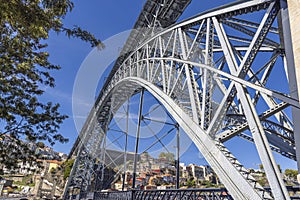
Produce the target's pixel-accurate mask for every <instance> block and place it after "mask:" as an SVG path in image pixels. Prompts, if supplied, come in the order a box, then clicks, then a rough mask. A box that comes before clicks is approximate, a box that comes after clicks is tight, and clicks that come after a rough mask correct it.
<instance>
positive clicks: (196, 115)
mask: <svg viewBox="0 0 300 200" xmlns="http://www.w3.org/2000/svg"><path fill="white" fill-rule="evenodd" d="M168 2H169V1H162V2H161V4H155V3H153V2H152V1H147V3H148V4H149V5H150V4H151V5H152V6H153V12H155V14H156V16H154V18H151V19H150V15H148V14H149V13H148V12H149V9H148V8H149V7H144V10H143V12H142V17H141V18H143V20H141V21H138V22H137V23H136V24H139V23H140V25H141V24H147V23H148V24H152V25H153V23H154V22H155V21H156V23H155V24H156V25H158V24H160V25H163V24H167V23H166V21H164V20H163V19H162V18H161V17H162V16H165V17H166V16H168V17H170V19H171V18H172V19H176V16H175V15H176V14H177V15H178V14H179V13H180V12H181V11H182V9H184V8H185V6H186V5H187V4H188V3H189V1H186V2H185V3H186V4H184V3H183V4H182V5H181V6H179V7H178V8H181V11H178V12H177V13H175V15H174V16H171V13H170V12H169V11H170V9H171V6H169V5H168ZM172 2H173V3H176V2H177V1H172ZM177 3H178V2H177ZM154 4H155V5H154ZM282 5H283V4H282V2H281V3H280V2H278V1H275V0H252V1H241V2H235V3H233V4H231V5H227V6H223V7H220V8H218V9H214V10H211V11H208V12H205V13H203V14H200V15H197V16H195V17H193V18H190V19H187V20H184V21H183V22H181V23H178V24H175V25H172V26H170V27H169V28H166V29H164V30H162V29H159V30H161V31H159V32H155V34H152V33H153V31H156V30H154V29H152V30H151V31H152V32H151V31H150V32H146V33H142V32H133V33H132V35H131V36H130V41H131V42H132V41H133V40H132V37H137V38H138V39H137V41H138V42H137V43H136V44H135V45H134V46H132V47H130V48H131V49H130V52H126V53H124V54H123V55H122V56H121V57H120V58H119V59H118V61H117V63H116V65H115V67H114V68H113V70H112V72H111V74H110V78H109V79H108V81H107V82H106V83H105V86H104V87H103V88H102V90H101V92H100V95H99V96H98V98H97V101H96V103H95V108H94V111H93V114H90V116H89V118H88V120H87V122H86V124H85V126H84V128H83V131H82V132H81V134H80V138H81V140H79V141H77V143H76V144H75V147H74V148H73V150H72V152H73V153H75V152H76V153H77V158H78V159H79V158H82V160H81V161H79V160H78V159H76V161H75V164H74V166H75V167H74V168H76V167H77V168H78V169H81V171H82V169H85V170H86V171H87V173H86V175H85V178H84V179H86V180H87V181H85V182H84V181H81V182H80V183H81V184H82V185H84V187H85V188H88V185H89V184H90V182H91V177H92V176H93V173H94V172H93V170H91V169H92V165H93V163H95V161H92V159H89V156H90V157H93V158H95V157H97V156H99V155H101V156H102V157H101V159H100V162H102V164H101V166H102V168H101V169H102V171H103V170H104V165H105V164H107V163H105V160H106V159H105V156H107V157H108V158H109V157H110V155H109V154H106V153H105V151H106V150H105V148H107V147H108V146H109V145H108V144H106V141H105V138H106V137H107V136H106V132H107V130H108V129H107V127H108V124H109V123H110V121H111V119H112V118H113V117H114V113H115V111H116V110H118V109H119V108H120V107H121V106H122V104H124V102H126V101H127V100H128V98H129V97H131V96H132V95H134V94H137V93H138V92H140V91H144V90H147V91H148V92H149V93H150V94H151V95H153V96H154V97H155V98H156V99H157V100H158V101H159V102H160V103H161V104H162V105H163V106H164V107H165V109H166V110H167V111H168V112H169V114H170V115H171V116H172V117H173V118H174V119H175V120H176V121H177V123H178V124H179V125H180V127H181V128H182V129H183V130H184V131H185V132H186V133H187V135H188V136H189V137H190V138H191V139H192V140H193V142H194V143H195V144H196V146H197V147H198V149H199V150H200V152H201V153H202V154H203V156H204V157H205V159H206V160H207V162H208V163H209V164H210V165H211V167H212V168H213V169H214V171H215V172H216V174H217V175H218V176H219V178H220V179H221V181H222V183H223V184H224V185H225V187H226V188H227V189H228V191H229V192H230V194H231V195H232V197H233V198H235V199H273V198H275V199H289V198H290V197H289V194H288V192H287V189H286V187H285V185H284V182H283V180H282V178H281V176H280V173H279V170H278V168H277V164H276V162H275V160H274V158H273V155H272V151H275V152H278V153H280V154H282V155H284V156H286V157H289V158H291V159H295V157H296V156H295V151H294V150H293V148H294V147H295V146H297V144H296V142H295V134H294V124H293V121H292V120H291V119H290V118H291V117H290V116H289V115H288V114H286V113H285V111H286V108H288V107H291V108H292V110H293V114H294V116H296V114H295V113H296V111H297V110H299V109H300V105H299V99H298V97H297V95H294V94H290V93H289V92H288V91H282V90H280V91H277V89H276V88H273V87H272V85H271V86H270V85H269V83H270V78H271V77H272V73H273V71H274V70H275V69H276V67H278V66H279V67H282V68H284V67H285V68H286V69H287V68H288V67H287V65H286V63H287V62H285V61H284V62H282V63H281V62H280V60H279V59H278V58H279V57H281V56H283V58H284V59H283V60H286V58H285V53H286V52H285V47H286V45H284V44H283V42H282V40H285V41H286V42H288V40H287V39H284V37H289V36H287V35H286V34H285V35H284V37H283V33H282V31H281V30H280V27H278V26H277V24H276V23H273V22H274V20H275V19H277V20H279V21H280V17H277V16H278V12H279V11H280V9H281V6H282ZM154 8H155V9H154ZM147 9H148V11H147ZM145 10H146V11H145ZM253 12H258V13H260V14H262V17H261V19H260V20H255V21H252V20H251V17H249V19H246V18H247V17H245V18H244V17H240V16H244V15H247V14H248V13H253ZM168 17H166V18H168ZM177 17H178V16H177ZM166 18H165V19H166ZM171 21H172V20H170V21H169V22H171ZM278 24H279V25H280V23H278ZM168 25H170V24H168ZM163 26H165V25H163ZM152 28H154V25H153V26H152ZM241 34H243V35H241ZM270 34H273V35H272V37H269V35H270ZM141 35H143V36H141ZM130 41H129V43H128V44H130ZM128 44H127V46H126V45H125V47H124V50H126V48H127V47H128ZM128 48H129V47H128ZM266 55H267V56H266ZM289 55H290V54H289ZM269 56H270V57H269ZM257 58H259V59H260V62H259V63H258V61H257V60H258V59H257ZM288 71H289V73H287V74H290V75H291V70H288ZM287 80H289V77H287ZM292 81H294V80H292ZM261 102H263V103H264V104H265V105H267V108H266V107H265V106H264V107H263V108H262V106H261ZM140 106H141V105H140ZM258 113H261V114H260V115H259V114H258ZM139 116H140V119H139V123H138V124H139V125H140V123H141V122H142V121H143V120H144V119H142V118H141V113H140V115H139ZM273 116H274V117H273ZM272 117H273V118H272ZM293 119H294V118H293ZM92 122H93V123H95V124H98V127H99V128H100V129H101V130H102V131H100V132H103V133H102V134H101V136H100V137H97V133H99V130H98V131H97V130H96V129H95V128H92V126H94V125H92V124H91V123H92ZM99 128H98V129H99ZM137 130H139V126H138V128H137ZM149 130H150V132H151V133H152V134H153V135H154V137H155V138H156V142H153V143H152V144H151V145H152V146H153V145H155V144H156V143H159V144H161V145H162V146H163V147H164V145H163V143H162V140H161V139H162V138H163V137H165V136H166V135H167V134H168V132H167V133H165V134H164V135H162V136H160V137H158V136H156V135H155V132H154V131H153V130H151V129H149ZM245 131H247V132H245ZM124 134H125V135H126V133H124ZM235 136H239V137H242V138H244V139H246V140H248V141H250V142H253V143H254V144H255V146H256V148H257V150H258V154H259V157H260V159H261V162H262V163H263V166H264V169H265V172H266V175H267V178H268V182H269V184H270V187H271V190H270V191H265V190H264V188H262V187H261V186H260V185H259V184H258V183H257V181H256V180H255V179H254V178H253V177H252V176H251V174H250V172H249V171H248V170H247V169H246V168H245V167H244V166H243V165H242V164H241V163H240V162H239V161H238V159H237V158H235V157H234V155H233V153H231V152H230V151H229V150H228V149H227V148H226V146H225V145H224V144H223V142H225V141H227V140H230V139H231V138H233V137H235ZM138 137H139V134H137V140H136V141H137V143H138ZM114 138H115V139H114V140H113V142H114V141H116V142H117V141H118V140H119V138H118V137H114ZM287 143H288V144H289V145H290V146H291V147H287V146H286V145H287ZM101 144H102V145H103V146H102V147H101V148H100V145H101ZM126 146H127V139H126V145H125V147H124V151H125V155H124V154H120V157H124V160H126V155H127V147H126ZM120 147H122V145H120ZM122 148H123V147H122ZM149 148H151V147H149ZM77 149H78V150H77ZM136 149H138V146H136ZM99 152H102V154H101V153H100V154H99ZM85 155H89V156H88V157H86V159H83V158H84V156H85ZM135 155H137V151H136V152H135ZM110 160H111V162H112V163H113V165H115V166H117V164H116V163H114V159H113V158H110ZM135 161H136V159H135ZM135 163H136V162H135ZM74 168H73V169H74ZM124 168H125V169H124ZM135 168H136V167H135ZM118 170H119V172H120V171H122V170H123V172H122V173H124V177H125V172H126V165H124V167H123V168H118ZM73 171H74V172H73ZM75 171H76V170H75V169H74V170H72V177H73V178H74V177H82V175H83V173H78V175H75V174H76V173H75ZM79 171H80V170H79ZM102 177H104V176H103V174H102ZM75 179H77V180H79V179H78V178H74V180H75ZM70 180H71V179H70ZM82 180H83V179H82ZM123 187H124V186H123ZM87 190H88V189H84V188H83V187H82V191H83V192H86V191H87ZM147 194H148V193H147ZM149 194H150V192H149ZM144 195H146V193H137V197H139V198H144ZM153 195H154V196H155V195H158V196H160V197H162V198H163V197H165V196H169V195H171V193H169V192H168V191H165V192H161V193H159V194H158V193H157V194H153ZM172 195H174V196H175V197H177V196H178V195H179V196H180V195H184V194H180V193H178V192H176V193H172ZM189 195H191V194H189ZM195 195H198V194H195ZM198 197H203V198H206V197H207V195H204V196H198ZM180 198H181V196H180Z"/></svg>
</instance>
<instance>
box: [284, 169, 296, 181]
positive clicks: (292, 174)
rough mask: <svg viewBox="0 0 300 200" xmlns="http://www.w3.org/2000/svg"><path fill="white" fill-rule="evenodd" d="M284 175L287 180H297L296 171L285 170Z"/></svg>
mask: <svg viewBox="0 0 300 200" xmlns="http://www.w3.org/2000/svg"><path fill="white" fill-rule="evenodd" d="M284 175H285V176H286V177H287V178H288V179H289V180H297V175H298V170H294V169H286V170H285V171H284Z"/></svg>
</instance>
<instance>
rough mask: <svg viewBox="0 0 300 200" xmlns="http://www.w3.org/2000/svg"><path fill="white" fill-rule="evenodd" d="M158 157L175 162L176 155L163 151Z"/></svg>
mask: <svg viewBox="0 0 300 200" xmlns="http://www.w3.org/2000/svg"><path fill="white" fill-rule="evenodd" d="M158 158H160V159H161V158H164V159H166V160H168V161H170V162H174V160H175V155H174V154H173V153H171V152H168V153H166V152H161V153H160V154H159V155H158Z"/></svg>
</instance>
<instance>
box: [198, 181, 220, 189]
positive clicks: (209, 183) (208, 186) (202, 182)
mask: <svg viewBox="0 0 300 200" xmlns="http://www.w3.org/2000/svg"><path fill="white" fill-rule="evenodd" d="M201 185H202V186H204V187H205V188H213V187H218V186H217V185H216V184H213V183H212V182H211V181H207V180H203V181H201Z"/></svg>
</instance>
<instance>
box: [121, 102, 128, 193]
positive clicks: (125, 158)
mask: <svg viewBox="0 0 300 200" xmlns="http://www.w3.org/2000/svg"><path fill="white" fill-rule="evenodd" d="M128 123H129V97H128V100H127V108H126V133H125V134H126V135H125V147H124V174H123V183H122V191H124V188H125V179H126V170H127V163H126V162H127V145H128Z"/></svg>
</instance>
